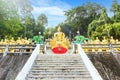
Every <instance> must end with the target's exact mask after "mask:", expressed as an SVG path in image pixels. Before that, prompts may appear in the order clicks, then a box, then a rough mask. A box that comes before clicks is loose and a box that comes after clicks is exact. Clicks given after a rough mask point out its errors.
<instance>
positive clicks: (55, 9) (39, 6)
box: [31, 0, 71, 26]
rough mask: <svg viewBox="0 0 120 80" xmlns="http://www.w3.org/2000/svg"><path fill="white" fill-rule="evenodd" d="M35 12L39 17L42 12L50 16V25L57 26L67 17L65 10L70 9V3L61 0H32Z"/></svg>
mask: <svg viewBox="0 0 120 80" xmlns="http://www.w3.org/2000/svg"><path fill="white" fill-rule="evenodd" d="M31 2H32V4H33V9H34V10H33V12H32V13H33V14H34V16H35V18H37V17H38V16H39V15H40V14H41V13H43V14H45V15H46V16H47V17H48V26H56V25H57V24H59V23H61V22H63V21H64V20H65V19H66V17H65V16H64V11H65V10H68V9H70V7H71V6H70V5H68V4H67V3H64V2H62V1H61V0H31Z"/></svg>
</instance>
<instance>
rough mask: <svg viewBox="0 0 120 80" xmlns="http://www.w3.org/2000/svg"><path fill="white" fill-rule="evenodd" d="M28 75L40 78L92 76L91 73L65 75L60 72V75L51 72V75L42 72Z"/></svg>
mask: <svg viewBox="0 0 120 80" xmlns="http://www.w3.org/2000/svg"><path fill="white" fill-rule="evenodd" d="M28 77H38V78H40V77H41V78H91V76H90V75H79V74H78V75H76V74H75V75H73V74H72V75H64V74H60V75H57V74H54V75H53V74H51V75H48V74H47V75H44V74H43V75H42V74H39V75H32V74H30V75H28Z"/></svg>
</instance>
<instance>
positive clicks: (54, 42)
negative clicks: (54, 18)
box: [50, 27, 70, 53]
mask: <svg viewBox="0 0 120 80" xmlns="http://www.w3.org/2000/svg"><path fill="white" fill-rule="evenodd" d="M50 47H51V49H52V51H53V52H55V53H59V52H60V53H65V52H66V51H67V49H68V48H69V47H70V43H69V39H68V38H66V37H65V34H64V33H63V32H61V28H60V27H58V29H57V32H56V33H55V34H54V36H53V37H52V39H51V41H50Z"/></svg>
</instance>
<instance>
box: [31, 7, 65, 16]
mask: <svg viewBox="0 0 120 80" xmlns="http://www.w3.org/2000/svg"><path fill="white" fill-rule="evenodd" d="M33 8H34V10H33V13H34V14H41V13H45V14H48V15H55V16H63V15H64V10H63V9H61V8H59V7H56V6H52V7H35V6H34V7H33Z"/></svg>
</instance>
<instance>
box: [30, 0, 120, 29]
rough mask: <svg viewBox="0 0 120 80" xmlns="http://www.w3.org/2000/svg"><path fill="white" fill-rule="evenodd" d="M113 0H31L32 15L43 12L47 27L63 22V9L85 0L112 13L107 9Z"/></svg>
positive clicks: (36, 15) (77, 4)
mask: <svg viewBox="0 0 120 80" xmlns="http://www.w3.org/2000/svg"><path fill="white" fill-rule="evenodd" d="M112 1H113V0H31V3H32V6H33V9H34V10H33V11H32V13H33V15H34V17H35V18H37V17H38V15H39V14H41V13H44V14H45V15H46V16H47V17H48V25H47V27H54V26H56V25H58V24H59V23H61V22H64V20H65V19H66V16H64V11H66V10H69V9H71V8H74V7H77V6H81V5H83V4H84V3H86V2H95V3H98V4H100V5H102V6H105V7H106V8H107V9H108V15H109V16H111V15H112V13H111V12H110V11H109V8H110V6H111V5H112ZM118 1H119V2H120V0H118Z"/></svg>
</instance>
